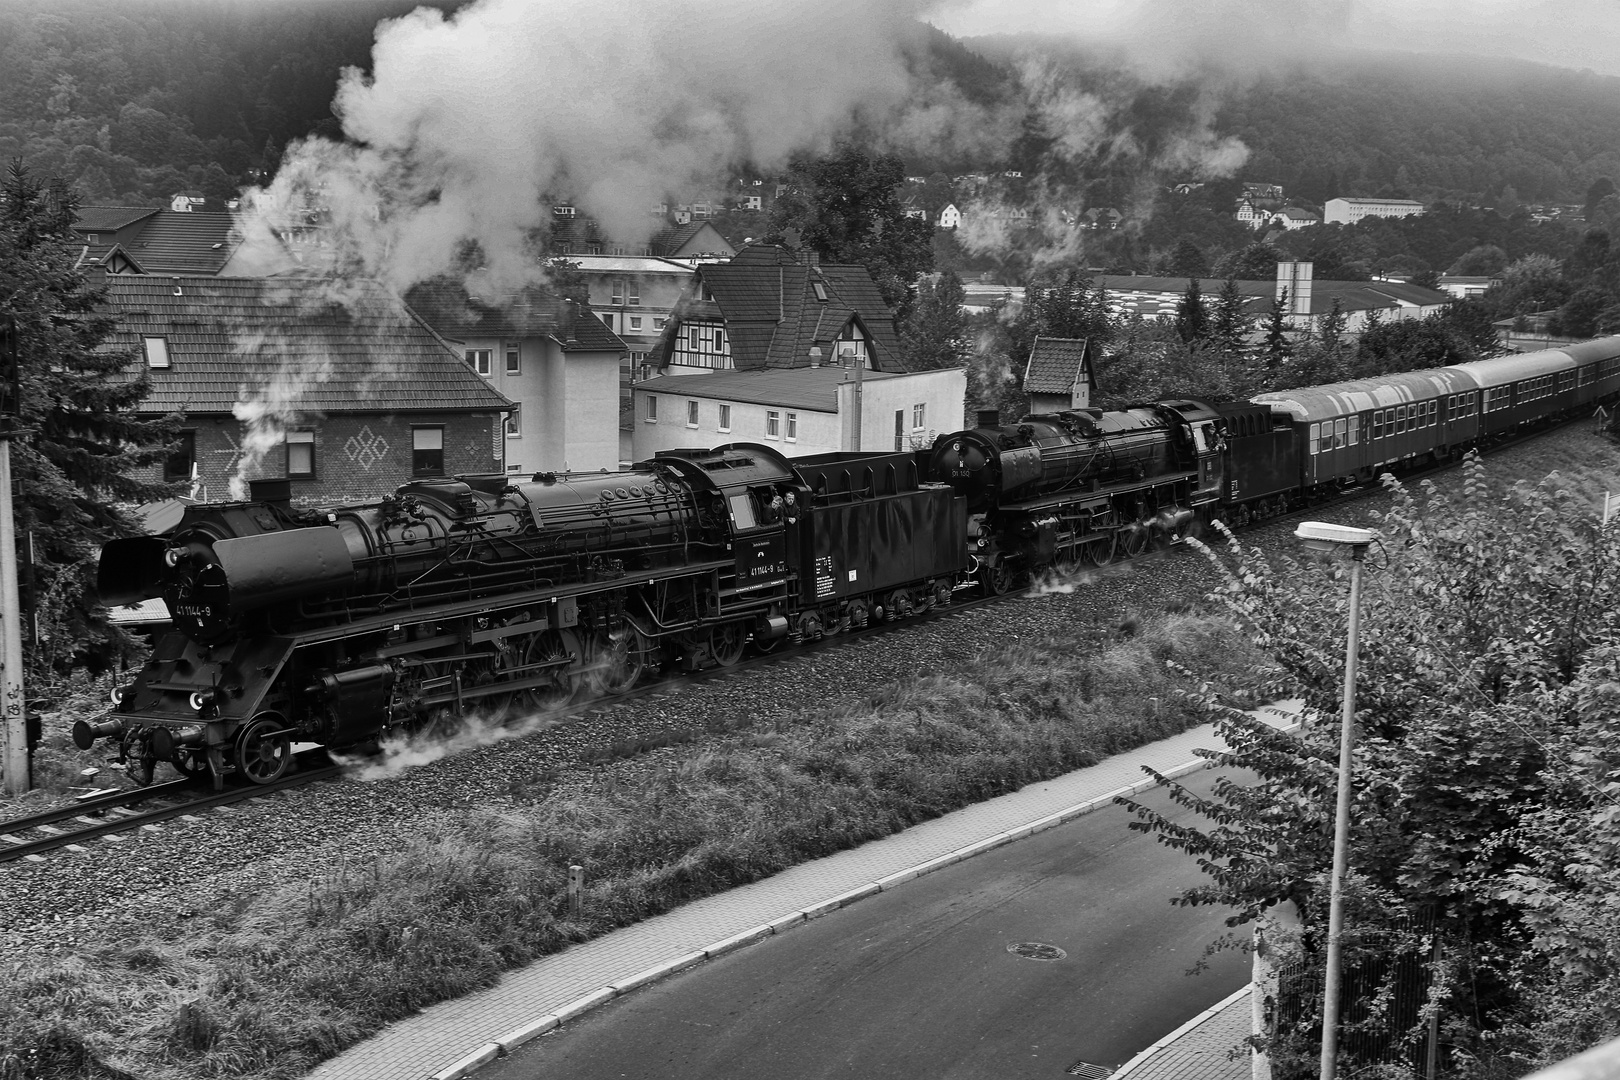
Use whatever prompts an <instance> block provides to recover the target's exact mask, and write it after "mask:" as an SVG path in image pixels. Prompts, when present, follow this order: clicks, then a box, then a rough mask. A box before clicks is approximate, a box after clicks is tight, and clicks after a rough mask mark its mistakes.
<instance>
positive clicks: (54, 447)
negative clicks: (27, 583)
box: [0, 161, 177, 678]
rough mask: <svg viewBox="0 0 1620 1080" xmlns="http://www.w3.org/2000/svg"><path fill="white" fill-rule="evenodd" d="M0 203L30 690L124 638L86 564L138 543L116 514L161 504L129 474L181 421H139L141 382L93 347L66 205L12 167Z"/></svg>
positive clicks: (0, 269) (96, 339)
mask: <svg viewBox="0 0 1620 1080" xmlns="http://www.w3.org/2000/svg"><path fill="white" fill-rule="evenodd" d="M0 190H3V192H4V197H3V199H0V319H10V320H13V321H14V323H15V325H16V331H17V346H18V356H19V366H20V368H21V390H22V394H21V415H20V419H21V425H22V426H23V427H24V428H27V429H30V430H31V431H32V432H33V434H32V435H30V436H27V437H24V438H20V439H17V440H15V441H13V443H12V448H11V462H12V471H13V473H14V474H15V475H16V476H17V477H18V478H19V479H20V481H21V483H20V484H19V485H18V486H19V488H20V498H19V499H18V500H17V502H16V503H15V506H14V512H15V513H16V518H17V531H18V535H19V537H21V536H23V535H24V534H25V533H31V534H32V535H33V541H34V560H33V564H32V566H31V568H30V569H31V570H32V575H33V587H32V589H31V599H32V601H33V605H34V609H35V611H36V613H37V616H38V623H39V635H38V640H35V641H33V642H32V643H31V649H30V655H29V666H30V668H31V669H32V671H33V677H34V678H40V677H42V676H44V675H45V674H46V673H47V672H49V671H50V670H52V669H55V670H62V669H66V668H69V667H71V666H74V665H85V666H88V667H90V668H91V669H92V670H100V669H101V668H102V667H104V666H105V665H106V664H108V663H109V662H110V661H111V660H112V659H113V658H114V657H115V656H116V655H117V654H118V653H119V652H120V651H121V650H122V649H123V648H124V647H125V646H126V645H127V639H126V638H125V637H124V635H123V634H122V632H120V631H117V630H116V629H115V628H112V627H110V626H108V624H107V622H106V619H105V616H104V614H103V613H102V612H100V611H99V610H98V608H97V606H96V592H95V567H96V553H97V551H98V550H99V549H100V546H101V544H102V542H104V541H106V540H108V539H111V538H113V537H115V536H125V535H132V534H134V533H136V532H138V531H139V530H138V529H137V528H136V527H135V525H134V523H133V521H132V520H131V517H130V515H129V513H128V512H127V511H126V510H125V509H124V508H123V507H124V506H127V505H129V504H134V503H138V502H142V501H149V500H151V499H154V498H158V497H161V496H162V495H164V494H167V493H168V492H169V488H168V487H167V486H165V485H162V484H154V483H150V482H144V481H141V480H137V479H134V478H133V474H134V473H135V471H136V470H138V469H141V468H142V467H144V466H149V465H151V464H153V463H155V462H157V461H159V460H161V459H162V458H163V456H164V455H165V453H166V452H167V450H168V446H167V443H168V441H169V439H170V438H171V437H172V435H173V432H174V429H175V426H176V423H177V420H176V419H174V418H166V419H164V420H149V419H142V418H141V417H138V416H137V415H136V414H135V413H134V411H133V410H134V408H135V406H136V404H137V403H138V402H140V400H141V399H142V398H144V397H145V396H146V394H147V391H148V389H149V386H148V383H147V380H146V378H145V373H144V370H143V371H141V373H140V376H139V377H136V378H131V377H130V376H129V375H128V374H127V373H126V369H127V368H128V366H129V361H130V357H129V355H128V354H127V353H124V352H117V351H109V350H106V349H104V348H102V343H103V342H104V341H105V340H106V338H107V336H108V335H109V334H110V333H111V332H112V330H113V320H112V318H111V317H110V316H109V315H107V314H106V313H105V311H103V310H101V309H100V306H99V305H100V300H101V297H100V294H99V293H98V292H97V291H96V290H95V289H93V288H92V287H91V284H90V282H89V281H87V280H86V278H85V275H84V274H82V273H81V272H80V271H78V270H77V269H75V267H74V261H75V258H76V255H77V251H78V245H77V243H76V238H75V236H74V233H73V230H72V224H73V220H74V210H75V197H74V195H73V194H72V192H70V191H69V190H68V188H67V186H66V185H65V184H64V183H62V182H61V181H59V180H53V181H51V182H50V183H49V184H44V183H41V182H40V181H38V180H35V179H34V178H33V177H32V176H31V175H30V174H29V172H28V170H27V169H26V168H25V167H24V166H23V164H22V162H21V161H15V162H13V163H12V164H11V166H10V168H9V169H8V170H7V173H6V176H5V178H4V181H3V184H0Z"/></svg>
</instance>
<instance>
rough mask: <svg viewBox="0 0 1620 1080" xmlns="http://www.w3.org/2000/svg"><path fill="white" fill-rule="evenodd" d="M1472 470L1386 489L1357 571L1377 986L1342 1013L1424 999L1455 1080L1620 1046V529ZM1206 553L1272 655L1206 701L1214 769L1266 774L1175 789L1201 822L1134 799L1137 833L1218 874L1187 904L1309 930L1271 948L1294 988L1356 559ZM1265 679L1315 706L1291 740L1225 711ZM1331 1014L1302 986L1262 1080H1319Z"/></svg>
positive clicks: (1367, 857)
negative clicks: (1224, 699) (1602, 1042)
mask: <svg viewBox="0 0 1620 1080" xmlns="http://www.w3.org/2000/svg"><path fill="white" fill-rule="evenodd" d="M1465 470H1466V472H1465V476H1464V485H1463V492H1462V495H1461V497H1460V498H1459V499H1455V500H1453V499H1448V498H1445V497H1443V496H1441V495H1439V494H1437V493H1436V492H1435V491H1434V490H1433V489H1432V488H1431V489H1430V490H1429V493H1428V495H1427V497H1426V498H1425V499H1423V500H1421V501H1420V500H1419V499H1418V498H1416V497H1414V496H1413V495H1412V494H1411V493H1410V492H1408V491H1406V490H1405V489H1404V488H1402V487H1401V486H1400V485H1399V484H1397V483H1395V482H1394V481H1393V480H1386V485H1387V486H1389V488H1390V490H1391V494H1392V506H1391V509H1390V510H1389V511H1388V512H1387V513H1386V514H1384V515H1382V521H1381V522H1380V523H1379V524H1380V531H1381V534H1382V536H1381V540H1380V543H1379V546H1378V547H1379V551H1378V556H1377V558H1376V560H1373V559H1370V560H1369V561H1368V564H1367V575H1368V580H1367V583H1366V589H1365V596H1364V599H1363V615H1362V650H1361V657H1360V663H1361V672H1360V677H1359V679H1358V682H1357V695H1356V713H1355V726H1356V751H1355V755H1354V762H1353V774H1354V775H1353V779H1352V785H1351V792H1352V794H1351V798H1352V800H1353V806H1352V814H1351V817H1352V820H1353V821H1354V823H1355V824H1354V826H1353V828H1352V831H1351V836H1350V842H1351V851H1350V857H1349V865H1350V868H1351V871H1350V874H1349V876H1348V878H1347V880H1346V883H1345V895H1346V901H1347V905H1346V920H1345V926H1346V935H1345V937H1344V939H1343V940H1344V944H1345V949H1346V971H1347V972H1350V973H1352V974H1354V975H1357V976H1359V977H1360V979H1361V980H1362V984H1363V985H1364V986H1367V985H1368V984H1374V985H1373V986H1372V987H1371V989H1372V990H1374V991H1375V993H1368V994H1365V995H1364V997H1363V999H1362V1001H1360V1002H1359V1003H1357V1002H1352V1008H1351V1009H1350V1010H1349V1016H1350V1018H1351V1021H1352V1024H1353V1025H1354V1026H1361V1027H1364V1028H1366V1029H1368V1030H1373V1029H1376V1028H1377V1027H1380V1026H1381V1027H1383V1028H1385V1029H1386V1030H1387V1029H1389V1028H1394V1029H1395V1032H1396V1034H1397V1035H1398V1036H1399V1035H1404V1034H1410V1030H1406V1031H1403V1030H1402V1029H1413V1028H1420V1027H1421V1026H1422V1020H1423V1016H1422V1010H1423V1009H1424V1008H1437V1009H1439V1010H1441V1012H1442V1013H1443V1016H1444V1018H1445V1021H1446V1028H1447V1038H1446V1041H1447V1042H1448V1043H1450V1044H1451V1045H1453V1046H1454V1047H1456V1048H1457V1050H1458V1052H1459V1054H1460V1055H1461V1056H1462V1057H1463V1059H1464V1060H1470V1061H1472V1062H1473V1063H1474V1067H1473V1068H1471V1069H1469V1070H1467V1071H1466V1073H1464V1075H1468V1076H1473V1077H1487V1076H1493V1075H1497V1076H1519V1075H1523V1073H1524V1072H1525V1071H1526V1070H1527V1069H1530V1068H1534V1067H1536V1066H1538V1065H1543V1064H1546V1063H1548V1061H1549V1059H1552V1060H1556V1059H1557V1058H1558V1057H1561V1056H1563V1055H1565V1054H1567V1053H1569V1052H1571V1051H1572V1050H1575V1049H1580V1048H1582V1047H1583V1046H1584V1045H1586V1044H1589V1043H1590V1042H1593V1041H1597V1040H1599V1039H1601V1038H1604V1037H1607V1036H1609V1035H1613V1034H1614V1033H1616V1031H1617V1030H1620V1010H1617V1009H1616V1007H1615V1002H1616V1001H1620V917H1617V916H1616V914H1615V911H1614V905H1613V895H1614V893H1613V891H1612V890H1613V889H1614V888H1615V887H1616V885H1617V884H1620V811H1617V809H1616V798H1615V796H1616V792H1617V791H1620V740H1617V739H1616V734H1617V728H1616V725H1617V719H1616V718H1617V717H1620V680H1617V678H1616V676H1617V673H1620V573H1617V572H1616V571H1617V568H1620V529H1616V528H1613V527H1610V528H1608V529H1599V528H1598V525H1597V521H1596V520H1595V518H1594V516H1593V511H1592V508H1591V506H1590V505H1589V504H1586V503H1583V502H1581V501H1579V500H1578V499H1576V498H1574V497H1572V496H1571V495H1570V494H1569V492H1568V491H1566V490H1564V489H1563V488H1564V485H1563V483H1562V482H1561V481H1560V479H1559V478H1558V477H1557V476H1553V477H1550V478H1549V479H1548V481H1546V482H1545V483H1543V484H1542V485H1540V486H1539V487H1534V488H1531V487H1529V486H1526V485H1521V486H1520V487H1519V488H1516V489H1514V490H1513V491H1511V492H1507V493H1503V492H1500V491H1495V490H1492V487H1491V485H1490V484H1489V483H1488V479H1487V477H1486V475H1485V472H1484V468H1483V466H1482V465H1480V464H1479V463H1478V462H1477V460H1476V461H1474V462H1471V463H1469V464H1467V465H1466V466H1465ZM1211 557H1212V558H1214V559H1215V560H1216V561H1217V562H1218V563H1219V564H1220V565H1221V567H1222V569H1223V571H1224V584H1223V585H1222V587H1221V589H1220V591H1219V592H1217V593H1216V594H1215V596H1214V597H1213V599H1215V600H1216V601H1217V602H1219V603H1220V604H1221V605H1222V606H1223V607H1224V608H1225V609H1226V610H1227V611H1228V612H1230V613H1231V615H1232V616H1233V617H1234V618H1236V619H1237V620H1238V621H1239V622H1241V623H1242V624H1243V625H1244V626H1245V627H1246V628H1247V629H1248V630H1250V631H1251V632H1252V634H1253V635H1254V639H1255V641H1256V642H1257V643H1259V645H1260V646H1261V648H1262V649H1263V651H1264V654H1265V656H1266V660H1265V662H1264V663H1263V664H1262V665H1261V666H1259V667H1257V668H1255V669H1253V670H1251V671H1248V672H1245V673H1243V674H1242V675H1241V676H1239V679H1238V683H1239V685H1237V686H1228V687H1225V688H1223V689H1222V690H1217V691H1212V692H1206V693H1205V694H1202V695H1200V700H1201V701H1202V703H1203V704H1204V705H1205V707H1206V708H1208V709H1209V710H1210V712H1211V713H1212V714H1214V715H1216V716H1217V717H1218V719H1217V727H1218V729H1219V730H1220V732H1221V734H1222V736H1223V737H1224V738H1225V740H1226V742H1227V745H1228V746H1229V747H1230V748H1231V749H1230V750H1228V751H1226V752H1214V751H1208V752H1203V753H1204V756H1206V757H1209V758H1211V759H1213V760H1216V761H1217V762H1218V763H1220V764H1222V765H1225V766H1231V767H1233V768H1237V769H1247V770H1250V771H1251V772H1252V773H1253V774H1254V775H1256V776H1257V777H1258V780H1257V781H1255V782H1252V783H1248V782H1244V783H1239V782H1237V781H1236V780H1222V781H1221V782H1219V783H1218V785H1217V787H1216V791H1215V793H1214V795H1213V796H1212V797H1210V798H1203V797H1200V796H1197V795H1194V794H1192V793H1191V792H1189V791H1187V790H1186V789H1185V788H1181V787H1180V786H1179V785H1174V784H1172V785H1170V786H1171V790H1172V797H1173V798H1174V799H1175V801H1177V802H1178V803H1180V804H1182V805H1183V806H1187V807H1191V808H1192V809H1194V810H1196V811H1198V812H1199V813H1200V814H1202V815H1203V816H1204V817H1205V818H1206V819H1207V820H1208V822H1209V826H1208V827H1200V826H1186V825H1182V824H1178V823H1176V822H1174V821H1171V820H1170V819H1168V818H1166V817H1165V816H1163V815H1161V814H1159V813H1157V812H1156V811H1154V810H1151V809H1149V808H1146V807H1144V806H1142V805H1140V804H1136V803H1131V804H1130V805H1131V806H1132V809H1133V810H1134V811H1135V813H1136V814H1137V816H1138V817H1139V818H1140V820H1139V821H1138V822H1136V823H1133V825H1132V828H1136V829H1142V830H1147V831H1152V832H1154V833H1156V834H1157V835H1158V838H1159V839H1160V841H1161V842H1163V843H1165V844H1168V845H1169V846H1171V847H1174V848H1176V849H1178V850H1182V851H1185V852H1187V853H1189V854H1191V855H1193V856H1194V857H1196V858H1197V859H1198V860H1199V864H1200V866H1201V867H1202V868H1203V869H1204V871H1205V872H1206V873H1207V874H1208V875H1209V880H1208V881H1207V882H1206V883H1204V884H1201V885H1200V886H1198V887H1196V888H1193V889H1191V890H1188V891H1187V892H1185V893H1183V894H1182V895H1181V896H1180V897H1179V898H1178V900H1177V902H1178V903H1182V904H1222V905H1226V906H1228V907H1230V908H1231V909H1232V912H1233V913H1232V915H1231V917H1230V918H1229V919H1228V920H1227V922H1228V925H1230V926H1233V927H1238V926H1243V925H1244V924H1246V923H1252V922H1254V921H1256V920H1258V919H1261V918H1263V917H1265V916H1267V914H1268V913H1269V912H1270V911H1271V910H1272V909H1273V908H1275V907H1277V906H1278V905H1282V904H1292V905H1293V906H1294V908H1295V909H1296V911H1297V913H1298V914H1299V916H1300V918H1301V927H1300V930H1299V931H1298V932H1297V933H1286V934H1282V935H1280V936H1277V937H1273V938H1272V941H1271V944H1272V945H1274V946H1276V947H1277V948H1278V949H1279V950H1280V952H1281V954H1282V955H1281V957H1280V958H1274V960H1273V963H1274V965H1275V966H1278V967H1281V968H1284V969H1286V968H1287V967H1288V966H1289V965H1291V964H1297V965H1299V975H1300V976H1301V977H1302V980H1303V982H1304V983H1305V984H1306V985H1308V984H1309V982H1310V980H1311V979H1312V978H1316V979H1319V978H1320V976H1319V972H1320V970H1321V965H1322V962H1323V943H1324V931H1325V922H1326V915H1327V895H1328V889H1327V884H1328V870H1329V866H1330V863H1331V849H1332V829H1331V827H1330V826H1331V822H1332V820H1333V817H1334V800H1335V794H1336V790H1337V778H1336V769H1335V767H1334V763H1335V761H1336V758H1337V740H1338V725H1337V723H1336V722H1332V721H1327V720H1326V718H1330V717H1336V716H1337V715H1338V712H1339V703H1340V694H1341V691H1342V678H1343V668H1342V657H1343V645H1342V642H1343V633H1344V630H1343V628H1344V623H1345V616H1346V610H1345V609H1346V590H1345V585H1344V576H1345V569H1344V563H1343V561H1342V560H1336V561H1332V562H1329V563H1327V564H1325V565H1317V566H1314V567H1313V566H1312V565H1309V564H1306V565H1301V564H1299V563H1297V562H1295V561H1294V560H1292V559H1284V560H1283V565H1282V567H1280V568H1279V567H1276V566H1273V565H1272V564H1270V563H1269V562H1267V561H1266V560H1265V559H1264V558H1263V557H1262V556H1261V555H1260V554H1259V553H1258V552H1257V551H1245V550H1244V548H1243V547H1242V545H1240V544H1238V543H1237V542H1236V541H1235V540H1233V541H1231V542H1230V543H1229V544H1228V547H1227V551H1226V553H1225V555H1224V557H1220V556H1216V555H1214V554H1213V553H1212V554H1211ZM1259 688H1264V689H1265V690H1266V692H1267V693H1277V694H1283V693H1286V694H1297V695H1301V696H1303V698H1304V701H1305V708H1306V715H1307V717H1308V719H1307V722H1306V724H1305V726H1304V727H1303V729H1302V730H1301V731H1300V732H1298V733H1297V734H1296V735H1286V734H1282V733H1279V732H1278V731H1276V730H1275V729H1272V728H1270V727H1269V726H1268V725H1266V724H1264V723H1262V722H1259V721H1257V720H1254V719H1252V718H1251V717H1249V716H1248V715H1247V714H1244V713H1241V712H1237V711H1236V710H1234V709H1230V708H1226V707H1224V706H1223V705H1222V704H1221V703H1220V698H1219V697H1218V696H1217V693H1219V692H1227V693H1232V692H1239V691H1242V692H1253V691H1254V690H1256V689H1259ZM1160 779H1161V782H1164V781H1163V778H1162V777H1161V778H1160ZM1127 801H1128V800H1127ZM1434 941H1438V943H1439V948H1440V955H1441V962H1440V963H1439V964H1438V965H1437V966H1436V965H1431V964H1430V962H1429V961H1430V957H1431V955H1432V954H1431V951H1430V950H1431V944H1432V943H1433V942H1434ZM1402 967H1404V968H1405V969H1406V970H1407V971H1409V972H1410V971H1417V972H1420V973H1423V974H1425V975H1426V976H1427V977H1428V978H1429V979H1430V980H1431V983H1430V989H1429V993H1428V996H1427V999H1426V1000H1413V999H1412V998H1411V997H1410V995H1403V994H1402V993H1401V992H1400V991H1398V990H1396V989H1395V986H1394V983H1395V979H1394V976H1395V975H1396V974H1397V972H1398V970H1399V969H1401V968H1402ZM1295 985H1296V986H1297V985H1299V984H1297V983H1296V984H1295ZM1317 985H1318V986H1319V985H1320V983H1319V982H1318V983H1317ZM1283 990H1284V994H1285V996H1286V994H1287V993H1288V992H1289V987H1287V986H1285V987H1284V988H1283ZM1379 995H1382V997H1381V999H1379V1000H1381V1001H1382V1006H1381V1008H1380V1009H1373V1008H1370V1005H1371V1004H1372V1000H1373V999H1378V996H1379ZM1319 1003H1320V997H1319V996H1316V995H1315V994H1313V995H1312V996H1310V997H1304V996H1303V995H1302V996H1301V999H1300V1001H1299V1004H1301V1005H1302V1006H1303V1016H1302V1017H1301V1018H1300V1020H1299V1021H1297V1022H1296V1023H1295V1024H1294V1025H1293V1026H1292V1027H1290V1028H1283V1029H1281V1030H1278V1031H1276V1032H1274V1033H1273V1038H1272V1041H1271V1046H1270V1047H1269V1049H1270V1051H1271V1053H1272V1060H1273V1068H1274V1075H1277V1076H1279V1077H1291V1076H1299V1075H1301V1074H1302V1073H1303V1074H1305V1075H1314V1066H1312V1065H1311V1064H1310V1063H1311V1062H1313V1061H1314V1057H1315V1054H1316V1053H1317V1048H1316V1044H1317V1043H1318V1041H1319V1037H1318V1034H1317V1028H1318V1025H1319V1024H1320V1012H1319V1009H1320V1004H1319ZM1313 1005H1314V1006H1315V1009H1316V1010H1317V1011H1316V1012H1314V1013H1313V1011H1312V1007H1313ZM1341 1053H1342V1054H1343V1055H1344V1057H1345V1058H1349V1059H1351V1060H1349V1061H1341V1070H1342V1072H1343V1073H1344V1074H1345V1075H1348V1072H1349V1070H1348V1068H1347V1066H1354V1065H1363V1064H1370V1063H1367V1062H1357V1061H1354V1060H1353V1058H1354V1053H1355V1051H1354V1049H1353V1043H1349V1042H1341ZM1488 1058H1506V1059H1508V1061H1507V1062H1505V1063H1504V1064H1507V1065H1509V1066H1510V1068H1508V1069H1502V1070H1500V1071H1496V1070H1493V1069H1491V1068H1485V1067H1480V1063H1481V1062H1482V1061H1484V1060H1485V1059H1488ZM1515 1059H1516V1060H1515ZM1302 1065H1303V1066H1304V1068H1301V1067H1300V1066H1302ZM1369 1074H1370V1073H1369Z"/></svg>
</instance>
